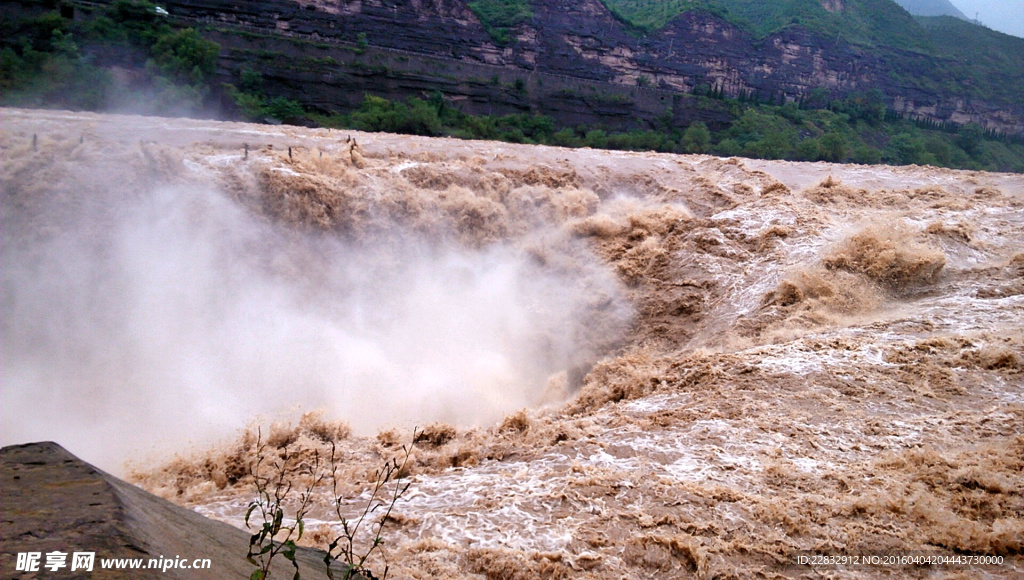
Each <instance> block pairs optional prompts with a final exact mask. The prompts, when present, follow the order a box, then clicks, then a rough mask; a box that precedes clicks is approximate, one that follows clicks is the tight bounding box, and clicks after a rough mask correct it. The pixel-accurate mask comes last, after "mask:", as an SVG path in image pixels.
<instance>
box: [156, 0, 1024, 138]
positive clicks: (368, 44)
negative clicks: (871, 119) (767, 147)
mask: <svg viewBox="0 0 1024 580" xmlns="http://www.w3.org/2000/svg"><path fill="white" fill-rule="evenodd" d="M165 6H166V7H167V9H168V10H169V11H170V13H171V14H172V16H173V17H175V18H180V19H182V20H183V21H185V22H188V23H198V24H200V25H201V26H202V27H203V28H204V30H206V31H207V34H211V35H213V37H214V40H216V41H217V42H220V43H221V44H222V46H225V47H226V48H225V51H224V52H223V53H222V68H221V76H220V79H219V80H220V81H222V82H235V83H237V82H238V73H239V70H240V69H241V68H242V67H248V68H255V69H257V70H260V71H261V72H263V73H264V76H265V77H270V80H271V81H272V82H268V83H266V84H265V86H266V87H267V88H268V92H272V93H274V94H273V95H272V96H286V97H290V98H296V99H298V100H300V101H301V102H303V103H304V104H307V105H313V106H316V107H318V108H321V109H323V110H325V111H330V110H341V111H346V110H349V109H351V108H352V107H354V106H355V105H356V104H358V102H359V101H360V100H361V99H362V96H363V94H365V93H372V94H377V95H381V96H386V97H389V98H397V99H402V98H405V97H407V96H423V95H424V94H425V93H429V92H431V91H433V90H440V91H441V92H442V93H444V94H445V95H446V96H447V97H449V98H450V99H453V100H454V101H456V102H458V103H459V104H460V105H461V106H463V108H464V110H466V111H467V112H470V113H494V114H505V113H515V112H530V111H532V112H538V113H545V114H550V115H552V116H555V117H556V118H557V119H558V120H559V121H560V122H561V123H562V124H572V123H594V122H595V120H597V122H599V123H601V124H604V125H607V126H609V127H612V128H617V129H621V128H630V127H641V128H642V127H645V126H646V127H651V126H654V125H655V124H656V123H657V122H658V119H660V118H662V117H663V116H664V115H665V114H666V112H668V109H670V108H671V109H672V110H671V114H672V116H673V117H674V120H675V121H676V122H677V123H678V124H686V123H688V122H690V121H692V120H698V119H699V120H704V121H705V122H710V123H715V122H716V121H722V120H724V118H723V116H722V115H720V114H718V113H716V112H715V111H714V106H712V107H711V109H710V110H708V109H707V107H701V106H698V105H697V104H695V103H693V102H688V101H693V99H691V98H690V97H689V93H692V92H693V91H694V89H695V88H697V87H716V88H717V89H719V90H720V91H722V92H724V94H726V95H727V96H738V95H741V94H742V95H744V96H750V97H755V98H757V99H759V100H761V101H762V102H763V101H768V102H781V100H783V99H786V100H789V101H796V100H798V99H800V98H802V97H804V96H806V95H808V94H810V93H811V92H812V91H814V90H816V89H825V90H826V91H827V92H828V94H829V95H830V96H831V97H832V98H844V97H847V96H850V95H854V94H863V93H866V92H867V91H870V90H873V89H878V90H881V91H882V93H884V95H885V98H886V100H887V104H888V106H889V107H890V108H891V109H894V110H896V111H899V112H902V113H906V114H908V115H911V116H914V117H918V118H923V119H931V120H935V121H943V122H944V121H951V122H954V123H966V122H971V121H974V122H979V123H981V124H983V125H985V126H987V127H989V128H991V129H994V130H998V131H1003V132H1009V133H1024V103H1021V102H1019V100H1018V99H1016V98H1013V97H1012V96H1011V97H1009V98H1008V99H1009V100H1007V98H1002V97H999V98H996V99H995V100H993V99H988V100H985V99H980V98H977V97H972V96H971V94H970V93H969V91H968V87H967V85H968V84H969V83H968V82H967V81H964V83H965V84H964V85H963V88H964V91H961V92H956V91H953V92H950V90H948V89H942V88H922V87H928V86H930V87H949V86H950V82H951V80H952V79H950V78H949V77H948V72H947V71H948V70H950V64H951V63H950V62H949V61H948V59H944V58H939V57H935V56H929V55H925V54H921V53H918V52H913V51H909V50H902V49H899V48H894V47H885V46H873V47H865V46H860V45H856V44H851V43H848V42H845V41H843V39H842V37H841V35H840V37H838V38H837V37H829V38H823V37H821V36H820V35H816V34H814V33H811V32H809V31H808V30H807V29H804V28H801V27H799V26H792V27H787V28H784V29H783V30H781V31H779V32H777V33H775V34H772V35H770V36H768V37H766V38H763V39H759V38H755V37H753V36H751V35H750V34H748V33H747V32H745V31H744V30H742V29H740V28H737V27H736V26H733V25H732V24H730V23H728V22H726V21H725V20H722V19H721V18H719V17H717V16H715V15H713V14H710V13H707V12H704V11H700V10H694V11H689V12H686V13H683V14H681V15H679V16H677V17H676V18H674V19H673V20H672V21H670V22H669V23H668V24H667V25H666V26H665V27H664V28H663V29H661V30H658V31H656V32H652V33H650V34H640V33H638V32H637V31H634V30H631V29H629V28H628V27H627V26H626V25H625V24H623V23H622V22H620V21H619V20H617V19H616V18H615V17H614V16H613V15H612V14H611V13H610V12H609V11H608V9H607V8H606V7H605V5H604V4H603V3H602V2H601V0H534V1H533V2H531V10H532V12H533V18H532V19H531V20H530V21H529V22H526V23H523V24H520V25H518V26H517V27H516V28H515V29H514V30H513V35H512V36H513V38H512V40H511V42H510V43H509V44H508V46H500V45H498V44H496V43H495V42H494V40H493V39H492V38H491V37H490V35H488V33H487V32H486V30H485V29H484V27H483V25H482V24H481V23H480V21H479V20H478V19H477V17H476V16H475V15H474V14H473V12H472V11H471V10H470V9H469V7H468V4H467V3H466V2H465V1H464V0H434V1H431V2H422V1H421V0H351V1H350V0H253V1H251V2H237V1H233V0H168V1H167V2H166V3H165ZM908 18H909V16H908ZM275 55H276V57H275ZM261 56H262V57H263V58H262V60H261ZM324 57H329V60H328V59H325V58H324ZM316 58H321V60H320V61H319V62H314V60H313V59H316ZM303 63H305V64H303ZM905 79H919V80H920V81H921V82H917V81H914V82H906V81H905ZM517 81H518V82H517ZM952 82H953V83H954V84H955V83H956V81H955V80H952ZM513 83H515V84H513ZM513 87H515V88H516V89H517V90H510V89H511V88H513ZM673 98H674V102H673V100H672V99H673ZM1000 99H1001V100H1000ZM609 104H611V105H614V106H608V105H609ZM609 112H611V114H610V115H609Z"/></svg>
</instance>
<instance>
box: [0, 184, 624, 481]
mask: <svg viewBox="0 0 1024 580" xmlns="http://www.w3.org/2000/svg"><path fill="white" fill-rule="evenodd" d="M115 213H116V217H115V219H113V220H108V221H107V222H103V221H102V220H96V219H94V218H91V217H89V216H90V215H91V214H90V212H88V211H85V212H83V213H82V217H81V218H80V219H77V220H75V222H74V223H72V224H70V226H69V227H67V228H66V229H64V230H63V231H62V232H61V233H60V234H58V235H55V236H53V237H52V238H50V239H49V240H48V241H46V242H45V243H43V244H41V245H36V246H33V247H31V248H30V249H29V248H26V247H25V246H22V245H19V244H6V243H5V248H4V251H3V274H2V277H3V306H2V308H3V347H2V355H0V356H2V365H3V375H2V405H0V409H2V410H0V442H2V443H3V444H10V443H19V442H27V441H30V440H40V439H52V440H57V441H59V442H61V443H62V444H63V445H65V446H66V447H68V448H69V449H71V450H72V451H73V452H76V453H79V454H81V455H82V456H83V457H85V458H87V459H89V460H91V461H94V462H97V463H99V464H100V465H101V466H104V467H105V468H107V469H116V468H117V466H118V465H119V464H120V462H121V461H123V460H124V459H125V458H126V456H127V455H129V454H135V455H137V454H138V453H140V452H144V451H149V450H153V449H165V448H168V447H170V446H174V447H180V446H181V444H182V443H183V442H185V441H189V440H191V441H194V442H197V443H198V442H202V441H204V440H207V439H210V438H214V437H221V436H226V435H229V434H231V433H232V432H234V431H235V430H237V429H239V428H240V427H242V426H244V425H245V424H246V423H247V422H248V421H250V420H252V419H253V418H254V417H255V416H256V415H257V414H263V415H265V416H269V417H274V416H279V415H280V414H281V413H285V412H288V411H292V412H299V411H302V410H309V409H316V408H327V410H328V415H329V416H331V417H334V418H338V419H344V420H347V421H349V422H350V423H351V424H352V426H353V427H354V428H355V430H356V431H357V432H362V433H372V432H374V431H375V430H376V429H379V428H382V427H385V426H388V425H395V424H403V425H411V424H420V425H422V424H424V423H426V422H430V421H435V420H440V421H447V422H453V423H457V424H463V425H468V424H487V423H488V422H492V421H495V420H497V419H499V418H500V417H501V416H502V415H504V414H506V413H508V412H511V411H514V410H516V409H519V408H522V407H524V406H530V405H536V404H538V403H539V402H540V401H542V400H543V398H544V396H545V389H546V388H547V386H548V379H549V377H551V376H552V375H553V374H555V373H558V372H560V371H564V370H570V369H572V368H574V367H578V366H579V365H585V364H587V363H588V362H592V360H593V357H594V356H595V353H594V352H593V351H592V350H591V349H589V348H588V346H587V338H586V335H587V333H588V332H592V331H591V330H589V329H588V324H590V323H591V322H592V321H589V320H588V319H587V317H588V315H589V313H590V309H591V307H592V300H593V294H594V293H595V292H597V293H599V294H604V295H605V296H604V298H602V300H603V301H604V302H607V301H608V300H609V299H610V298H609V297H611V299H616V300H617V298H615V296H616V294H615V293H616V286H615V282H614V277H613V276H611V275H610V274H609V273H608V272H606V271H604V270H603V269H602V268H601V267H599V266H597V265H596V261H595V262H594V265H593V266H584V267H577V268H576V269H575V270H574V271H573V272H572V273H566V272H558V271H556V270H554V269H553V268H552V267H550V266H545V265H544V263H543V260H537V259H536V255H535V253H531V252H527V251H524V250H523V249H521V248H520V247H516V246H513V245H511V244H494V245H491V246H488V247H486V248H485V249H482V250H470V249H466V248H464V247H461V246H458V245H455V244H450V243H446V242H444V241H441V240H439V239H432V240H426V239H424V238H422V237H417V236H415V235H413V234H409V233H403V232H401V231H396V232H394V235H393V236H391V237H389V238H388V239H387V240H377V241H367V240H364V241H362V242H353V241H349V242H343V241H340V240H339V239H336V238H332V237H329V236H316V235H309V234H298V233H296V232H294V231H290V230H286V229H283V228H280V227H277V226H274V225H272V224H269V223H267V222H266V221H259V220H257V219H255V218H254V217H253V216H252V215H251V214H250V213H248V212H247V211H246V210H244V209H243V208H241V207H239V206H237V205H236V204H235V203H234V202H232V201H231V200H229V199H228V198H226V197H225V196H223V195H221V194H220V193H218V192H216V191H212V190H194V189H188V190H184V189H181V188H177V189H175V188H163V189H159V190H157V191H156V192H155V193H153V194H152V195H141V196H138V197H137V198H136V199H135V200H134V201H132V202H129V203H127V204H126V205H125V206H124V207H123V208H119V210H118V211H117V212H115ZM583 263H585V261H584V262H583ZM606 315H611V316H612V317H613V318H615V317H617V318H618V319H619V320H620V321H621V322H623V323H624V321H625V320H626V319H627V318H628V309H627V308H626V307H625V306H621V305H619V306H614V307H613V308H612V310H611V311H610V312H607V313H606Z"/></svg>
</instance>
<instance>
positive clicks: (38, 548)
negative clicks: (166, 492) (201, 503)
mask: <svg viewBox="0 0 1024 580" xmlns="http://www.w3.org/2000/svg"><path fill="white" fill-rule="evenodd" d="M248 546H249V535H248V534H246V533H245V532H243V531H241V530H239V529H238V528H235V527H233V526H229V525H227V524H224V523H221V522H218V521H215V520H211V519H208V518H205V517H203V516H201V515H199V514H197V513H196V512H194V511H192V510H189V509H185V508H182V507H179V506H176V505H174V504H172V503H171V502H169V501H167V500H164V499H161V498H159V497H157V496H155V495H152V494H150V493H148V492H146V491H143V490H141V489H139V488H137V487H135V486H133V485H131V484H129V483H126V482H125V481H123V480H121V479H118V478H116V477H114V476H112V475H110V474H109V473H106V472H104V471H101V470H99V469H97V468H95V467H93V466H92V465H90V464H88V463H86V462H84V461H82V460H81V459H78V458H77V457H75V456H74V455H72V454H71V453H69V452H68V451H67V450H65V449H64V448H63V447H61V446H60V445H58V444H56V443H53V442H43V443H29V444H25V445H12V446H8V447H4V448H3V449H0V575H2V576H3V577H4V578H25V579H27V578H49V577H60V578H104V579H105V578H109V579H120V578H181V579H187V578H199V579H207V578H208V579H211V580H213V579H221V578H248V577H249V575H250V574H251V573H252V570H253V566H252V565H251V564H250V563H249V562H248V561H246V558H245V556H246V553H247V551H248ZM54 551H58V552H64V553H65V554H67V560H66V563H67V567H65V568H63V569H61V570H59V571H57V572H52V571H49V570H47V569H46V568H45V564H46V556H45V555H46V553H48V552H54ZM19 552H40V553H42V557H41V559H40V564H39V571H38V572H19V571H17V570H15V568H16V557H17V554H18V553H19ZM74 552H94V553H95V555H96V556H95V562H94V566H93V569H92V571H89V572H87V571H82V570H76V571H74V572H71V571H70V565H71V560H72V554H73V553H74ZM161 557H163V558H164V559H174V558H176V557H177V558H183V559H186V560H188V561H189V562H191V561H192V560H194V559H200V558H209V559H210V561H211V567H210V569H203V570H195V569H189V570H182V569H173V568H172V569H168V570H167V571H166V572H165V571H163V570H160V569H156V570H147V569H136V570H112V569H103V568H102V567H101V564H100V561H101V559H115V558H143V559H145V560H146V561H145V562H143V564H142V566H143V568H144V567H145V566H146V565H148V560H149V559H157V560H158V559H159V558H161ZM322 557H323V556H322V552H317V551H315V550H310V549H305V548H304V549H302V550H301V551H300V553H299V554H298V560H299V561H300V566H301V569H302V574H303V576H304V577H313V576H314V575H315V574H323V566H324V565H323V562H322V561H321V558H322ZM280 559H281V560H282V561H280V562H275V564H279V565H276V566H275V567H274V573H275V575H279V576H280V577H282V578H284V577H290V573H291V572H290V571H291V570H292V568H291V565H290V564H289V563H287V562H284V561H283V558H280ZM307 575H308V576H307Z"/></svg>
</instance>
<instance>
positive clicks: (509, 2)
mask: <svg viewBox="0 0 1024 580" xmlns="http://www.w3.org/2000/svg"><path fill="white" fill-rule="evenodd" d="M469 9H470V10H472V11H473V14H476V17H477V18H479V19H480V23H481V24H483V26H484V29H485V30H487V33H488V34H490V35H491V38H492V39H493V40H494V42H495V43H497V44H499V45H501V46H505V45H507V44H508V43H509V42H511V40H512V28H514V27H515V26H517V25H519V24H522V23H524V22H528V21H529V20H530V19H531V18H533V12H532V11H531V10H530V1H529V0H473V1H472V2H469Z"/></svg>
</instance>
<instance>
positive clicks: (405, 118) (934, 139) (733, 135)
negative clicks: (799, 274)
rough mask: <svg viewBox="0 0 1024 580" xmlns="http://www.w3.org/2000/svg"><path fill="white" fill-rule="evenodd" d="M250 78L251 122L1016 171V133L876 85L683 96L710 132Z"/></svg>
mask: <svg viewBox="0 0 1024 580" xmlns="http://www.w3.org/2000/svg"><path fill="white" fill-rule="evenodd" d="M257 76H258V73H253V72H251V71H250V72H246V73H244V74H243V77H244V78H243V86H246V87H249V92H244V91H241V90H238V89H235V88H234V87H231V89H232V94H233V95H234V97H235V101H236V103H238V105H239V107H240V110H241V111H242V112H243V113H245V114H247V115H248V116H249V117H250V118H251V119H253V120H263V119H265V118H266V117H275V118H277V119H281V120H286V121H291V122H300V123H306V124H315V125H321V126H329V127H336V128H350V129H357V130H362V131H383V132H389V133H404V134H412V135H424V136H431V137H434V136H451V137H458V138H462V139H488V140H497V141H507V142H510V143H529V144H544V145H557V146H562V147H593V148H599V149H620V150H632V151H659V152H665V153H708V154H713V155H722V156H742V157H753V158H761V159H789V160H796V161H831V162H837V163H861V164H876V163H886V164H892V165H909V164H918V165H934V166H938V167H951V168H960V169H983V170H988V171H1009V172H1018V173H1024V139H1021V138H1019V137H1007V136H1002V135H997V134H995V133H992V132H991V131H986V130H984V129H983V128H982V127H980V126H978V125H975V124H969V125H965V126H962V127H957V126H954V125H951V124H946V125H940V124H936V123H931V122H925V121H915V120H910V119H905V118H902V117H900V116H898V115H896V114H894V113H891V112H887V111H886V110H885V107H884V101H883V99H882V95H881V93H878V92H877V91H874V92H870V93H867V94H863V95H856V96H854V97H851V98H849V99H845V100H842V101H831V102H830V101H828V100H827V99H823V100H811V99H809V100H807V101H805V102H804V103H803V104H802V105H797V104H796V103H788V104H785V105H769V104H758V103H752V102H740V101H739V100H732V99H721V98H717V99H716V98H710V97H706V96H691V97H687V98H690V99H694V100H695V101H696V104H697V106H698V108H701V107H707V108H708V110H712V109H716V110H718V109H721V108H722V107H723V106H724V107H725V108H726V109H727V110H728V111H729V116H730V117H731V122H730V123H729V125H728V126H727V127H725V128H723V129H721V130H719V131H711V130H710V129H709V128H708V127H707V126H706V125H705V124H704V123H701V122H699V121H696V122H693V123H690V124H689V125H688V126H686V127H679V126H674V125H673V123H672V118H673V116H672V113H671V111H670V110H669V111H666V114H665V115H664V117H663V118H662V119H660V120H659V121H658V122H657V123H656V125H657V126H655V127H652V128H650V129H646V130H634V131H618V132H617V131H612V130H610V129H608V128H606V127H601V126H575V127H566V126H559V124H558V123H557V122H556V121H555V120H554V119H552V118H550V117H547V116H543V115H531V114H518V115H503V116H495V115H469V114H466V113H463V112H462V111H460V110H459V109H458V108H456V107H455V106H453V105H452V104H451V103H450V102H449V101H448V100H447V99H445V98H444V96H443V95H442V94H441V93H439V92H435V93H434V94H433V95H432V96H431V97H430V98H429V99H419V98H415V97H413V98H409V99H406V100H405V101H404V102H399V101H391V100H388V99H385V98H382V97H377V96H373V95H367V96H366V97H365V98H364V100H363V103H362V105H361V106H360V107H359V108H358V109H357V110H355V111H353V112H351V113H348V114H333V115H325V114H322V113H316V112H310V111H303V109H302V107H301V106H300V105H299V104H298V103H297V102H295V101H288V100H284V99H273V100H270V99H267V98H266V97H264V96H263V95H262V93H260V92H259V90H258V87H259V81H258V79H257V78H255V77H257ZM282 111H287V112H282Z"/></svg>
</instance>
